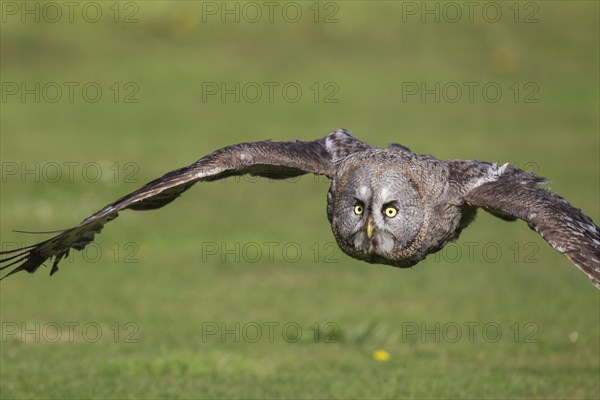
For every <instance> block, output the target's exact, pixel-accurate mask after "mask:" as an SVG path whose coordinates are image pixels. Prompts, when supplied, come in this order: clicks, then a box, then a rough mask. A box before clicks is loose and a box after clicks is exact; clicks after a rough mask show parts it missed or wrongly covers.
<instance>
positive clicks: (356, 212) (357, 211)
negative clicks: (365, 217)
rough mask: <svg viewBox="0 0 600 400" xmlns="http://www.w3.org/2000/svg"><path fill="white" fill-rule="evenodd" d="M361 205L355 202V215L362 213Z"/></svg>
mask: <svg viewBox="0 0 600 400" xmlns="http://www.w3.org/2000/svg"><path fill="white" fill-rule="evenodd" d="M363 211H364V210H363V206H362V204H357V205H355V206H354V214H356V215H361V214H362V213H363Z"/></svg>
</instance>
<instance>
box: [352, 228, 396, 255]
mask: <svg viewBox="0 0 600 400" xmlns="http://www.w3.org/2000/svg"><path fill="white" fill-rule="evenodd" d="M354 249H355V250H356V251H360V252H364V253H368V254H377V255H379V256H382V257H389V256H391V255H392V254H393V251H394V238H393V236H392V235H390V234H389V233H386V232H375V234H374V235H373V237H372V238H371V239H370V240H369V239H368V238H367V235H366V234H365V233H364V232H359V233H357V234H356V235H355V236H354Z"/></svg>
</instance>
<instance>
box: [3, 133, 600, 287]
mask: <svg viewBox="0 0 600 400" xmlns="http://www.w3.org/2000/svg"><path fill="white" fill-rule="evenodd" d="M306 173H313V174H318V175H325V176H327V177H329V178H331V187H330V189H329V192H328V194H327V217H328V219H329V222H330V224H331V228H332V230H333V234H334V236H335V239H336V241H337V243H338V245H339V246H340V248H341V249H342V250H343V251H344V252H345V253H346V254H348V255H349V256H350V257H353V258H357V259H359V260H363V261H366V262H369V263H376V264H389V265H393V266H395V267H401V268H405V267H411V266H413V265H415V264H416V263H418V262H419V261H421V260H422V259H423V258H425V257H426V256H427V255H428V254H430V253H434V252H436V251H438V250H440V249H441V248H442V247H444V245H445V244H446V243H448V242H449V241H452V240H455V239H456V238H458V236H459V235H460V232H461V231H462V230H463V229H464V228H465V227H466V226H467V225H469V223H471V222H472V221H473V219H474V217H475V213H476V210H477V208H478V207H481V208H483V209H484V210H486V211H488V212H490V213H492V214H493V215H495V216H497V217H499V218H502V219H504V220H507V221H514V220H516V219H517V218H519V219H522V220H524V221H525V222H527V224H528V225H529V227H530V228H531V229H534V230H535V231H536V232H538V233H539V234H540V235H542V237H543V238H544V239H545V240H546V241H547V242H548V243H550V245H551V246H552V247H554V248H555V249H556V250H558V251H560V252H561V253H563V254H564V255H565V256H566V257H567V258H568V259H569V260H571V262H572V263H573V264H574V265H575V266H576V267H577V268H579V269H580V270H582V271H583V272H584V273H585V274H586V275H587V276H588V277H589V278H590V279H591V280H592V282H593V283H594V285H596V287H597V288H599V289H600V229H599V228H598V226H596V225H595V224H594V222H593V221H592V219H591V218H589V217H588V216H586V215H584V214H583V213H582V212H581V210H579V209H577V208H575V207H573V206H571V205H570V204H569V203H568V202H567V201H566V200H565V199H563V198H562V197H560V196H558V195H557V194H554V193H552V192H550V191H549V190H546V189H544V188H543V187H541V185H542V184H544V183H545V180H544V179H542V178H540V177H538V176H535V175H534V174H531V173H526V172H524V171H522V170H520V169H518V168H515V167H513V166H510V165H508V164H504V165H501V166H499V165H498V164H496V163H488V162H482V161H470V160H450V161H442V160H438V159H436V158H435V157H432V156H429V155H417V154H414V153H412V152H411V151H410V150H409V149H407V148H406V147H404V146H401V145H397V144H392V145H390V146H389V147H387V148H379V147H375V146H371V145H370V144H368V143H365V142H362V141H360V140H358V139H356V138H354V137H353V136H352V134H351V133H350V132H348V131H345V130H343V129H340V130H337V131H334V132H332V133H330V134H329V135H327V136H326V137H324V138H322V139H319V140H315V141H312V142H301V141H290V142H271V141H261V142H254V143H240V144H236V145H232V146H228V147H224V148H222V149H220V150H217V151H215V152H213V153H211V154H209V155H207V156H206V157H203V158H201V159H200V160H198V161H196V162H195V163H193V164H191V165H189V166H187V167H184V168H181V169H177V170H175V171H171V172H169V173H167V174H166V175H164V176H162V177H161V178H158V179H156V180H154V181H152V182H150V183H148V184H147V185H145V186H144V187H142V188H140V189H138V190H136V191H134V192H133V193H130V194H128V195H126V196H124V197H122V198H120V199H118V200H117V201H115V202H113V203H111V204H109V205H107V206H106V207H104V208H103V209H101V210H100V211H98V212H96V213H95V214H93V215H92V216H90V217H88V218H86V219H84V220H83V221H81V223H79V224H78V225H76V226H74V227H72V228H69V229H65V230H60V231H54V232H48V233H56V234H57V235H56V236H54V237H52V238H50V239H48V240H45V241H43V242H40V243H37V244H34V245H31V246H27V247H23V248H20V249H16V250H10V251H4V252H1V253H0V257H2V259H0V265H1V267H0V270H6V269H8V268H10V267H13V269H12V270H11V271H10V272H8V273H6V274H5V275H4V277H3V278H6V277H7V276H9V275H12V274H14V273H15V272H18V271H23V270H24V271H27V272H34V271H36V270H37V269H38V267H39V266H40V265H42V264H43V263H44V262H46V260H49V259H52V258H53V259H54V261H53V264H52V269H51V271H50V274H51V275H52V274H53V273H55V272H56V271H57V270H58V263H59V262H60V260H61V259H62V258H64V257H66V256H67V255H68V254H69V251H70V250H71V249H75V250H82V249H83V248H84V247H85V246H86V245H88V244H89V243H90V242H91V241H92V240H94V235H96V234H97V233H99V232H100V231H101V230H102V227H103V226H104V224H105V223H107V222H108V221H111V220H113V219H115V218H116V217H117V215H118V213H119V212H120V211H122V210H125V209H131V210H152V209H155V208H160V207H162V206H164V205H166V204H168V203H170V202H172V201H173V200H175V199H176V198H177V197H179V196H180V195H181V194H182V193H183V192H184V191H186V190H187V189H189V188H190V187H191V186H192V185H194V184H195V183H196V182H199V181H208V182H210V181H214V180H217V179H222V178H226V177H229V176H234V175H243V174H250V175H257V176H262V177H268V178H272V179H285V178H290V177H296V176H299V175H303V174H306Z"/></svg>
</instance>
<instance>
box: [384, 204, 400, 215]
mask: <svg viewBox="0 0 600 400" xmlns="http://www.w3.org/2000/svg"><path fill="white" fill-rule="evenodd" d="M384 212H385V215H386V216H387V217H388V218H394V217H395V216H396V214H398V209H396V207H391V206H390V207H386V208H385V211H384Z"/></svg>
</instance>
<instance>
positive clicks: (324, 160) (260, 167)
mask: <svg viewBox="0 0 600 400" xmlns="http://www.w3.org/2000/svg"><path fill="white" fill-rule="evenodd" d="M332 135H333V136H332ZM340 135H343V136H348V137H350V138H351V139H349V140H354V141H356V142H357V143H362V142H360V141H358V140H356V139H354V138H352V137H351V135H349V134H348V133H347V132H345V131H343V130H338V131H335V132H333V133H331V134H330V135H329V136H332V137H335V136H340ZM329 136H328V137H329ZM326 139H327V137H325V138H322V139H320V140H316V141H312V142H301V141H291V142H271V141H262V142H255V143H241V144H236V145H233V146H229V147H224V148H222V149H220V150H217V151H215V152H213V153H211V154H209V155H207V156H206V157H204V158H201V159H200V160H198V161H197V162H195V163H193V164H191V165H189V166H187V167H184V168H181V169H177V170H175V171H171V172H169V173H167V174H166V175H164V176H162V177H160V178H158V179H156V180H154V181H152V182H150V183H148V184H147V185H145V186H144V187H142V188H140V189H138V190H136V191H135V192H133V193H130V194H128V195H126V196H124V197H122V198H120V199H118V200H117V201H115V202H113V203H111V204H109V205H107V206H106V207H104V208H103V209H101V210H100V211H98V212H96V213H95V214H93V215H92V216H90V217H88V218H86V219H84V220H83V221H81V223H79V225H77V226H74V227H72V228H69V229H65V230H63V231H58V232H59V234H58V235H56V236H54V237H52V238H50V239H48V240H45V241H43V242H40V243H37V244H35V245H32V246H27V247H23V248H19V249H16V250H10V251H4V252H0V256H2V257H3V259H1V260H0V265H2V264H4V265H2V266H1V267H0V270H5V269H7V268H9V267H14V269H13V270H12V271H10V272H9V273H8V274H6V275H5V276H4V277H3V278H2V279H4V278H6V277H7V276H9V275H12V274H14V273H15V272H19V271H23V270H24V271H27V272H35V270H37V269H38V268H39V266H40V265H42V264H43V263H44V262H45V261H46V260H48V259H51V258H54V263H53V265H52V269H51V271H50V274H51V275H52V274H53V273H55V272H56V271H57V270H58V263H59V262H60V260H61V259H62V258H64V257H66V256H67V255H68V253H69V251H70V250H71V249H75V250H82V249H83V248H84V247H85V246H87V245H88V244H89V243H90V242H91V241H92V240H94V235H96V234H97V233H100V231H101V230H102V228H103V226H104V224H105V223H107V222H108V221H111V220H113V219H114V218H116V217H117V215H118V212H119V211H121V210H125V209H131V210H151V209H155V208H160V207H162V206H164V205H166V204H168V203H170V202H171V201H173V200H175V199H176V198H177V197H179V196H180V195H181V194H182V193H183V192H184V191H186V190H187V189H189V188H190V187H191V186H192V185H193V184H194V183H196V182H198V181H213V180H217V179H222V178H225V177H228V176H232V175H243V174H252V175H258V176H264V177H269V178H274V179H283V178H288V177H294V176H299V175H303V174H306V173H313V174H320V175H326V176H329V177H331V176H332V175H333V169H334V166H333V164H332V161H331V159H332V157H331V154H330V153H329V152H328V150H327V148H326ZM53 233H56V232H53Z"/></svg>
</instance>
